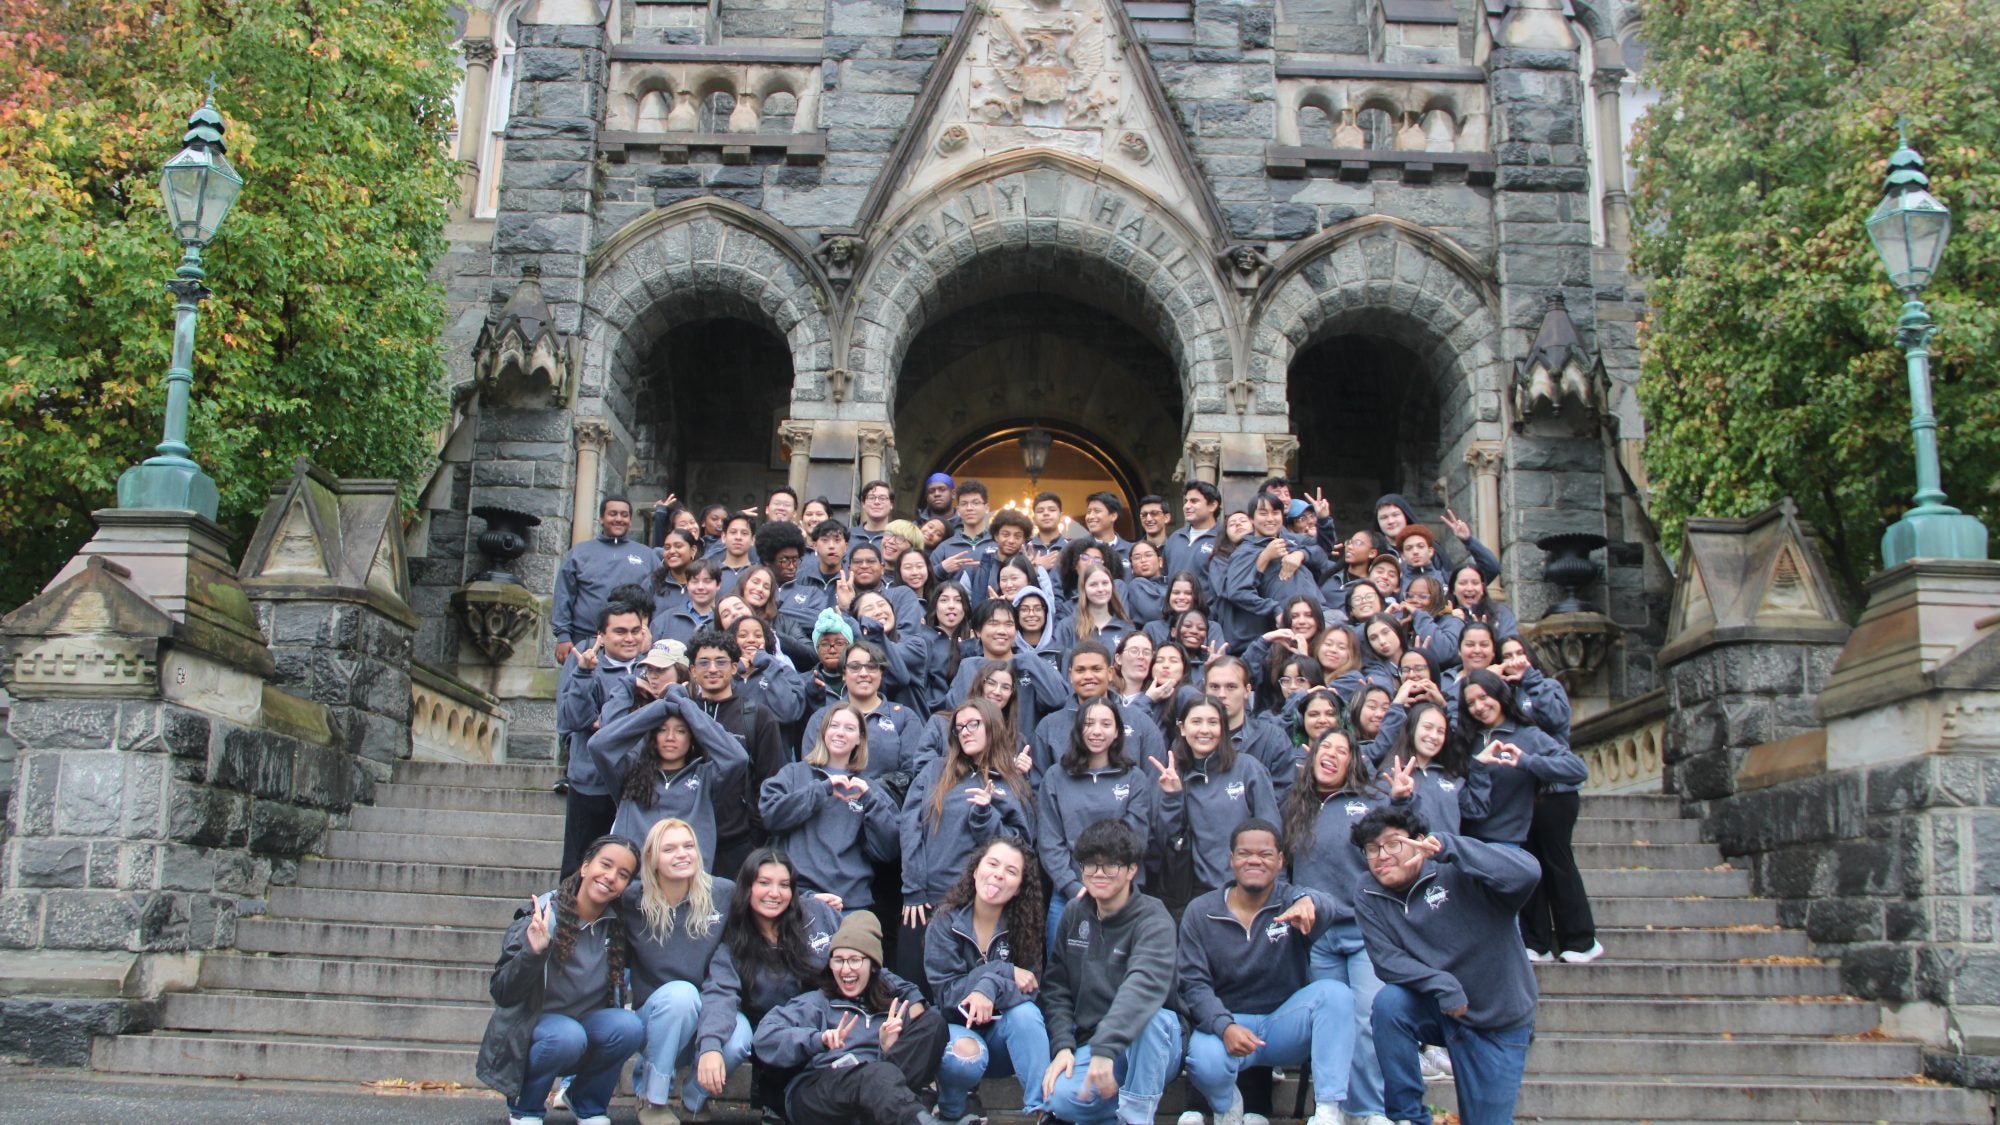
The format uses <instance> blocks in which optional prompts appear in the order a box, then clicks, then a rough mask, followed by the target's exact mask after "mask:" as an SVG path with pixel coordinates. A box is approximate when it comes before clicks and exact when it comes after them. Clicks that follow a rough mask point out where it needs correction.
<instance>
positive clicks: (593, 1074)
mask: <svg viewBox="0 0 2000 1125" xmlns="http://www.w3.org/2000/svg"><path fill="white" fill-rule="evenodd" d="M638 870H639V846H638V845H637V844H635V843H633V842H632V841H630V840H628V839H625V838H624V837H621V836H600V837H598V838H597V839H596V840H594V841H592V842H591V844H590V846H589V847H587V848H585V849H584V852H583V866H582V867H581V869H579V870H578V872H577V873H576V874H574V875H571V876H570V877H568V878H566V879H564V880H563V881H562V885H561V886H560V887H559V888H557V889H556V890H555V891H553V892H551V893H548V894H544V895H538V896H536V897H534V898H532V899H529V900H528V905H527V907H526V908H525V909H522V910H520V911H519V912H517V914H516V915H515V918H514V924H513V925H511V926H509V927H508V928H507V936H506V937H505V938H504V939H503V940H502V941H501V945H500V962H499V964H497V965H495V966H494V967H493V979H492V984H491V989H492V993H493V999H494V1002H495V1003H496V1004H497V1005H498V1008H497V1009H496V1010H495V1011H494V1013H493V1017H492V1018H491V1019H490V1020H488V1021H487V1024H486V1035H485V1037H484V1038H483V1039H481V1041H480V1044H479V1061H478V1066H477V1071H478V1074H479V1080H480V1081H481V1082H484V1083H485V1084H486V1085H487V1086H489V1087H491V1088H492V1089H494V1090H497V1091H499V1092H500V1093H502V1094H504V1095H506V1097H507V1119H508V1121H509V1122H510V1125H541V1123H542V1113H543V1107H544V1106H545V1105H546V1104H547V1102H548V1097H549V1087H550V1086H551V1085H553V1084H554V1082H555V1080H556V1078H557V1077H558V1076H559V1075H564V1074H573V1075H575V1076H576V1079H575V1081H573V1082H571V1083H570V1086H569V1104H570V1107H571V1109H573V1110H574V1111H575V1112H576V1118H577V1125H611V1118H610V1117H609V1116H608V1115H607V1114H606V1113H605V1107H606V1106H607V1105H608V1104H609V1103H610V1101H611V1095H612V1093H613V1092H614V1091H615V1090H616V1088H617V1086H618V1072H619V1071H620V1070H621V1069H623V1067H624V1066H625V1060H626V1059H629V1058H631V1057H632V1054H633V1052H635V1051H637V1050H638V1049H639V1046H640V1044H641V1043H643V1042H645V1039H646V1029H645V1026H644V1025H643V1024H641V1023H640V1021H639V1017H638V1015H636V1014H635V1013H633V1012H631V1011H629V1010H627V1009H626V1008H625V1006H624V1005H625V1001H626V1000H627V996H626V994H625V962H626V941H625V928H624V926H623V925H622V924H621V923H620V922H619V920H618V899H619V896H620V895H623V894H624V893H625V888H626V886H627V885H628V884H630V883H631V881H632V876H633V875H634V873H636V872H637V871H638Z"/></svg>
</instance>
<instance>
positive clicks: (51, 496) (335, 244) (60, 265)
mask: <svg viewBox="0 0 2000 1125" xmlns="http://www.w3.org/2000/svg"><path fill="white" fill-rule="evenodd" d="M450 35H451V29H450V24H449V21H448V17H447V12H446V5H445V3H444V0H284V2H277V0H0V362H4V364H5V374H4V378H0V551H4V552H5V553H6V555H7V558H8V565H7V566H6V567H5V569H4V571H0V605H9V604H13V603H15V602H18V601H20V600H22V599H23V598H25V597H27V596H30V595H32V593H33V592H34V591H35V590H36V589H37V588H39V586H40V584H41V583H42V582H44V581H46V580H47V578H48V577H49V575H51V574H52V573H53V572H54V570H55V568H56V567H57V566H58V565H59V564H60V563H61V561H62V560H63V559H64V558H67V557H68V556H69V555H70V554H71V553H72V552H74V550H75V549H76V548H77V546H78V545H79V544H80V543H81V542H82V541H83V540H84V539H85V538H87V537H88V536H89V534H90V531H91V524H90V521H89V518H88V513H89V512H91V511H92V510H94V509H96V508H100V507H107V506H110V505H111V504H113V503H115V497H114V491H113V490H114V485H115V483H116V481H117V478H118V474H119V473H120V472H121V471H123V470H124V469H125V467H126V466H128V465H132V464H135V463H136V462H138V461H140V460H142V459H144V458H145V457H146V456H147V455H148V454H149V453H150V452H151V448H152V445H153V444H154V443H155V442H157V441H158V440H159V434H160V424H161V416H162V412H163V410H164V407H165V399H166V396H165V389H164V388H165V372H166V368H167V362H168V353H169V351H170V349H171V345H172V339H171V336H172V298H171V297H169V296H168V295H167V294H166V292H165V290H164V288H163V283H164V282H165V280H166V279H167V278H169V277H170V276H172V273H173V267H174V263H175V261H176V260H177V259H178V257H179V248H178V247H177V246H176V245H175V244H174V242H173V239H172V238H171V237H170V236H169V235H168V233H167V230H166V220H165V214H164V211H163V210H162V208H161V205H160V198H159V189H158V177H159V169H160V166H161V164H163V163H164V162H165V161H166V159H167V158H168V157H170V156H172V155H173V154H174V152H175V151H177V150H178V148H179V146H180V136H181V133H182V131H183V130H184V129H185V122H186V119H187V115H188V114H189V113H190V112H191V111H192V110H193V109H194V108H195V107H196V106H198V105H199V104H200V102H201V97H202V90H203V86H204V80H205V79H207V78H209V77H210V76H213V78H214V79H215V81H216V83H217V86H216V90H215V100H216V105H217V107H218V108H219V109H221V111H222V112H223V115H224V116H225V117H226V118H227V120H228V134H227V140H228V143H229V154H230V158H231V160H232V161H233V162H234V163H235V165H236V168H237V171H238V172H239V173H240V174H241V175H242V176H243V178H244V181H245V184H244V189H243V194H242V196H241V198H240V199H239V200H238V202H237V205H236V209H235V210H234V211H233V212H231V214H230V216H229V219H228V221H227V223H226V224H225V225H224V227H223V228H222V231H221V234H220V235H219V236H218V237H217V239H216V241H215V243H214V244H213V245H212V246H211V247H210V248H209V249H208V251H207V252H206V254H205V255H204V262H203V265H204V267H205V268H206V269H207V271H208V284H209V285H210V286H211V287H212V288H213V289H214V290H215V296H214V297H213V298H211V299H210V300H209V301H208V302H206V303H205V304H204V305H203V306H202V310H201V319H200V324H199V327H198V331H197V336H196V342H195V358H194V372H195V385H194V408H193V414H192V417H191V420H190V427H189V443H190V444H191V445H192V446H193V447H194V450H195V457H196V459H197V460H199V461H200V462H202V464H203V465H204V466H205V467H207V469H208V471H209V473H210V474H211V475H212V476H214V477H215V479H216V482H217V484H218V485H219V486H220V488H221V491H222V511H221V518H222V520H223V522H224V523H226V524H230V525H232V526H234V527H235V528H236V529H237V530H239V531H243V530H247V528H248V526H249V524H250V523H252V522H253V521H254V519H255V517H256V515H257V514H258V513H259V512H260V511H261V509H262V506H263V501H264V497H265V496H266V495H267V494H268V493H269V491H270V489H271V487H272V485H273V484H274V483H275V482H276V481H277V480H278V479H280V478H282V477H283V476H284V475H286V474H287V473H289V471H290V466H291V462H292V460H293V458H295V457H298V456H301V455H303V456H308V457H311V458H312V459H313V460H315V461H317V462H318V463H319V464H321V465H322V466H324V467H325V468H327V469H329V470H331V471H333V472H336V473H340V474H344V475H350V476H373V477H397V478H401V479H403V480H405V481H409V480H411V479H413V478H414V477H415V475H416V474H417V473H418V472H419V470H420V469H421V467H422V466H423V464H424V462H425V460H426V458H427V457H428V456H429V455H430V454H431V452H432V448H433V447H432V444H431V441H432V438H431V434H432V431H434V430H435V429H436V428H437V427H438V425H439V424H440V423H441V420H442V418H443V416H444V413H445V407H444V401H443V391H442V379H443V374H444V366H443V359H442V357H441V355H440V354H439V352H438V348H437V340H438V338H439V336H440V334H441V332H442V330H443V328H444V299H443V294H442V292H441V290H440V289H439V288H438V287H437V286H436V285H434V284H433V283H432V282H431V281H430V280H429V275H430V272H431V269H432V266H433V265H434V264H435V263H436V262H437V260H438V258H439V257H440V256H441V255H442V254H443V252H444V249H445V242H444V221H445V214H446V206H447V203H448V201H449V200H450V198H451V196H452V194H453V192H454V191H455V185H454V179H455V176H456V173H457V166H456V165H455V164H454V162H453V161H451V160H450V158H449V156H448V154H447V153H446V150H445V141H446V134H447V131H448V130H449V128H450V125H451V112H452V107H451V95H452V87H453V83H454V80H455V68H454V65H453V62H452V59H451V54H450V50H449V43H450Z"/></svg>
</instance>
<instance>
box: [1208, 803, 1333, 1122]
mask: <svg viewBox="0 0 2000 1125" xmlns="http://www.w3.org/2000/svg"><path fill="white" fill-rule="evenodd" d="M1279 837H1280V832H1279V829H1278V826H1277V825H1275V824H1273V823H1271V822H1270V821H1268V820H1260V819H1255V818H1253V819H1250V820H1246V821H1244V822H1243V823H1242V824H1239V825H1237V826H1236V829H1235V831H1233V832H1232V833H1231V834H1230V840H1229V868H1230V872H1231V874H1232V875H1234V876H1235V878H1234V879H1233V880H1232V881H1231V882H1230V883H1229V884H1228V885H1227V886H1225V887H1222V888H1220V889H1217V890H1213V891H1209V892H1208V893H1206V894H1203V895H1201V896H1199V897H1197V898H1196V899H1195V900H1194V901H1192V902H1190V903H1188V908H1187V912H1186V913H1184V914H1183V915H1181V934H1180V981H1181V1000H1182V1001H1183V1003H1184V1006H1185V1007H1186V1009H1187V1012H1188V1018H1189V1019H1190V1020H1191V1021H1192V1022H1193V1024H1194V1032H1193V1034H1192V1035H1191V1036H1189V1038H1188V1050H1187V1071H1188V1080H1189V1081H1190V1082H1192V1083H1193V1084H1194V1087H1195V1089H1197V1090H1200V1091H1201V1095H1202V1097H1204V1098H1206V1099H1208V1104H1209V1105H1210V1106H1212V1107H1214V1108H1215V1111H1216V1114H1215V1122H1216V1125H1243V1120H1244V1117H1243V1095H1242V1093H1240V1092H1239V1091H1238V1090H1237V1088H1236V1075H1237V1073H1238V1072H1239V1071H1241V1070H1243V1069H1244V1068H1245V1067H1253V1066H1297V1065H1299V1064H1300V1063H1302V1062H1305V1061H1306V1060H1307V1059H1311V1060H1312V1073H1313V1100H1314V1102H1315V1103H1316V1104H1317V1106H1318V1108H1317V1110H1315V1112H1314V1113H1313V1116H1312V1118H1311V1121H1310V1123H1309V1125H1345V1122H1346V1118H1345V1117H1344V1116H1343V1115H1342V1113H1341V1111H1340V1103H1341V1102H1342V1101H1343V1100H1345V1099H1346V1097H1347V1075H1348V1070H1349V1068H1350V1067H1351V1066H1352V1064H1353V1061H1354V993H1353V991H1352V990H1351V989H1349V988H1348V986H1347V983H1346V982H1345V981H1339V980H1313V979H1312V971H1311V967H1310V965H1309V964H1308V960H1309V957H1310V955H1311V951H1312V946H1313V942H1314V941H1316V940H1318V939H1319V937H1320V935H1321V934H1323V933H1325V931H1326V929H1327V927H1328V926H1329V925H1331V924H1332V921H1333V917H1334V904H1333V901H1332V900H1331V899H1330V898H1328V897H1327V896H1326V895H1324V894H1322V893H1320V892H1319V891H1315V890H1312V889H1310V888H1307V887H1300V886H1295V885H1293V884H1291V883H1287V882H1285V880H1284V878H1283V872H1284V868H1285V853H1284V851H1283V849H1282V848H1281V847H1280V845H1279V843H1278V840H1279Z"/></svg>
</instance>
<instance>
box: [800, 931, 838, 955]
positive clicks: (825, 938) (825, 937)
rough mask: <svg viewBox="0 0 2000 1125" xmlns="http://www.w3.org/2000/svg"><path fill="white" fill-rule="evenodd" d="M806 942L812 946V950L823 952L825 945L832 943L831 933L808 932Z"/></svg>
mask: <svg viewBox="0 0 2000 1125" xmlns="http://www.w3.org/2000/svg"><path fill="white" fill-rule="evenodd" d="M806 944H807V945H810V946H812V947H813V951H814V952H817V953H824V952H826V948H827V946H829V945H832V944H833V935H832V934H828V933H815V934H810V935H808V936H807V937H806Z"/></svg>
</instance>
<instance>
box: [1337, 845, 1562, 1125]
mask: <svg viewBox="0 0 2000 1125" xmlns="http://www.w3.org/2000/svg"><path fill="white" fill-rule="evenodd" d="M1429 828H1430V826H1429V825H1428V824H1426V823H1425V822H1424V818H1423V817H1422V816H1421V815H1420V814H1418V813H1416V812H1413V811H1410V810H1407V809H1399V808H1394V807H1391V808H1386V809H1377V810H1375V811H1374V812H1371V813H1369V814H1368V815H1367V816H1365V817H1363V818H1361V822H1360V823H1359V824H1356V825H1355V826H1354V831H1353V834H1352V839H1353V841H1354V844H1355V846H1356V847H1359V848H1360V849H1361V850H1362V854H1363V856H1364V857H1365V858H1366V860H1367V862H1368V871H1369V874H1370V875H1372V876H1373V877H1374V878H1373V885H1369V884H1364V885H1363V886H1362V888H1361V892H1360V894H1359V896H1357V898H1356V900H1355V912H1356V913H1357V914H1358V915H1359V917H1360V921H1361V933H1362V936H1363V938H1364V939H1365V940H1366V941H1367V943H1368V957H1369V960H1371V961H1372V962H1373V963H1374V965H1375V975H1376V976H1378V977H1380V978H1382V991H1381V992H1379V993H1377V994H1376V996H1375V1011H1374V1015H1373V1022H1374V1027H1375V1053H1376V1055H1377V1056H1378V1057H1379V1058H1380V1059H1381V1063H1382V1100H1383V1102H1384V1103H1385V1105H1384V1108H1385V1110H1386V1112H1387V1113H1388V1115H1389V1116H1390V1117H1391V1118H1393V1119H1395V1120H1397V1121H1399V1122H1408V1123H1409V1125H1430V1121H1431V1115H1430V1110H1428V1109H1427V1108H1425V1106H1424V1079H1423V1074H1422V1072H1421V1070H1420V1069H1419V1067H1420V1064H1419V1062H1418V1048H1419V1045H1421V1044H1424V1043H1443V1044H1444V1045H1445V1049H1446V1050H1448V1051H1450V1052H1451V1065H1452V1073H1453V1076H1454V1079H1455V1084H1456V1087H1457V1090H1456V1092H1457V1095H1458V1113H1459V1119H1460V1120H1461V1121H1462V1122H1463V1123H1464V1125H1511V1123H1512V1122H1513V1120H1514V1099H1515V1097H1516V1096H1517V1095H1518V1094H1519V1093H1520V1091H1521V1072H1522V1069H1523V1068H1524V1067H1525V1066H1526V1064H1527V1061H1528V1045H1529V1043H1531V1042H1532V1041H1533V1040H1534V1037H1535V1001H1536V998H1537V995H1538V994H1537V992H1536V989H1535V975H1534V970H1533V968H1532V967H1531V966H1530V965H1529V964H1528V955H1527V953H1526V952H1525V951H1524V950H1523V949H1522V947H1521V940H1520V931H1519V930H1518V929H1517V928H1516V926H1517V923H1516V921H1515V916H1516V915H1518V914H1519V913H1520V910H1521V905H1522V904H1523V903H1525V902H1526V901H1527V900H1528V895H1529V894H1530V893H1531V892H1533V891H1534V889H1535V883H1536V882H1537V881H1538V880H1539V879H1540V878H1541V867H1540V865H1539V864H1537V863H1536V862H1535V858H1534V857H1533V856H1531V855H1528V854H1527V853H1526V852H1523V851H1521V850H1520V849H1518V848H1508V847H1502V846H1500V845H1498V844H1484V843H1480V842H1479V841H1477V840H1473V839H1469V838H1466V837H1462V836H1433V835H1430V834H1429Z"/></svg>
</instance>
